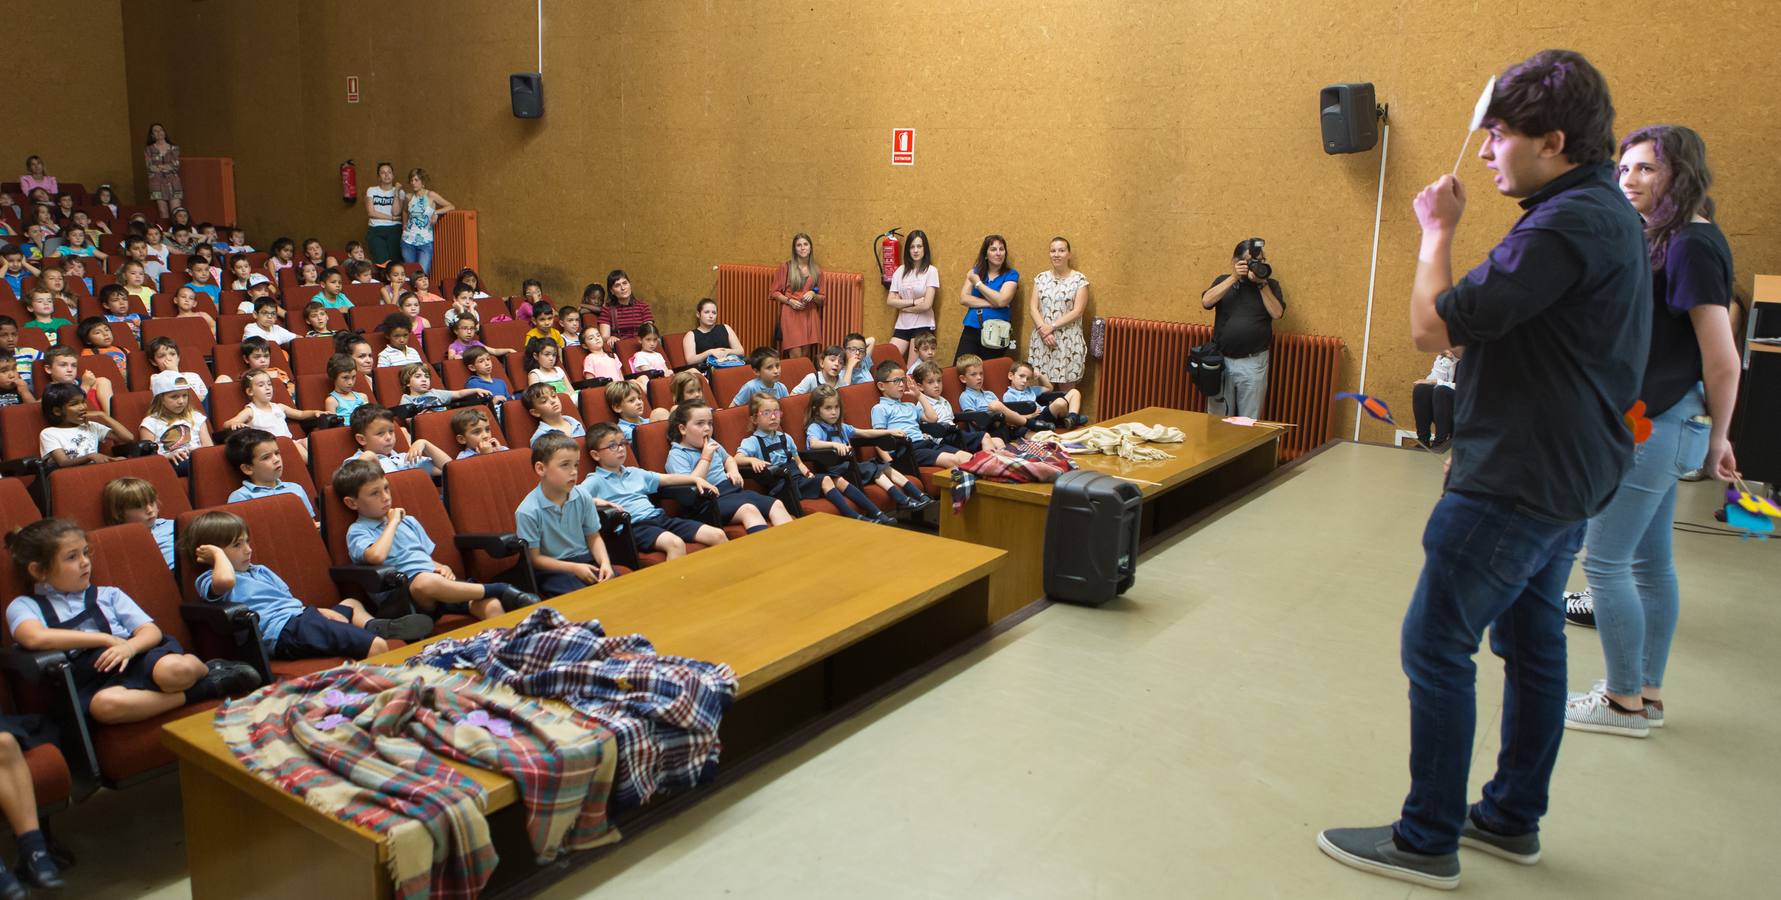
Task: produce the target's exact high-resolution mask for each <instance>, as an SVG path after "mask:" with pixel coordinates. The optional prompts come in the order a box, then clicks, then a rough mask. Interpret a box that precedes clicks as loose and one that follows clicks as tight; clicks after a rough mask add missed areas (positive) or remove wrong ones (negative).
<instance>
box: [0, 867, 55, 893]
mask: <svg viewBox="0 0 1781 900" xmlns="http://www.w3.org/2000/svg"><path fill="white" fill-rule="evenodd" d="M57 884H58V885H60V882H58V883H57ZM28 893H29V892H27V891H26V890H25V886H24V885H22V884H19V880H18V878H17V877H15V876H14V875H13V874H12V873H11V872H9V871H7V870H6V869H5V868H3V867H0V900H25V897H26V896H27V894H28Z"/></svg>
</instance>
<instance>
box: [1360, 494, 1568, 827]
mask: <svg viewBox="0 0 1781 900" xmlns="http://www.w3.org/2000/svg"><path fill="white" fill-rule="evenodd" d="M1583 530H1584V523H1583V522H1581V521H1575V522H1561V521H1556V520H1554V519H1551V518H1548V517H1546V516H1542V515H1539V514H1537V513H1533V512H1530V511H1528V510H1525V509H1523V508H1521V507H1519V506H1517V505H1516V504H1515V503H1514V502H1513V501H1511V500H1507V499H1502V498H1494V497H1477V496H1469V495H1465V494H1455V493H1449V494H1447V495H1446V496H1444V497H1442V498H1441V500H1440V502H1439V503H1437V504H1435V510H1434V512H1433V513H1431V514H1430V515H1429V522H1428V527H1427V529H1425V530H1424V531H1423V534H1422V546H1423V551H1424V553H1425V554H1426V557H1425V561H1424V563H1423V567H1422V576H1421V577H1420V578H1419V579H1418V580H1417V582H1416V595H1415V597H1414V598H1412V599H1411V601H1410V610H1409V612H1407V613H1405V615H1404V631H1403V643H1402V647H1401V652H1402V656H1403V665H1404V674H1405V675H1408V676H1409V677H1410V794H1409V796H1408V797H1406V798H1404V810H1403V814H1402V818H1400V819H1399V820H1398V822H1397V825H1396V826H1395V828H1396V831H1397V836H1398V839H1399V841H1400V842H1402V843H1403V844H1404V845H1405V847H1406V849H1410V850H1413V851H1416V852H1418V853H1429V854H1445V853H1452V852H1454V851H1455V850H1456V849H1458V847H1459V832H1460V829H1461V827H1463V826H1464V825H1465V820H1466V779H1467V776H1468V774H1469V772H1470V770H1471V763H1472V734H1473V731H1474V729H1475V728H1476V726H1477V716H1478V711H1477V696H1476V683H1477V681H1476V679H1477V666H1476V665H1475V664H1474V663H1473V661H1472V657H1473V655H1475V654H1476V653H1477V652H1478V644H1479V640H1480V639H1481V638H1482V636H1483V634H1484V628H1485V626H1487V625H1488V626H1490V650H1491V652H1492V653H1495V654H1496V655H1497V656H1500V657H1502V659H1503V670H1504V679H1503V736H1502V742H1503V749H1502V752H1501V753H1500V754H1498V756H1497V772H1496V777H1494V778H1492V779H1491V781H1490V783H1489V784H1487V785H1485V786H1484V799H1483V801H1482V802H1480V803H1479V805H1478V813H1479V816H1480V817H1481V818H1482V819H1483V820H1484V822H1485V823H1486V825H1487V826H1488V827H1490V828H1491V829H1492V830H1495V831H1498V832H1500V833H1503V834H1526V833H1528V832H1531V831H1534V830H1536V829H1537V828H1538V827H1539V822H1540V817H1541V816H1542V815H1544V814H1545V812H1546V788H1547V784H1548V782H1550V781H1551V779H1552V764H1553V762H1554V761H1555V760H1557V759H1558V742H1559V737H1560V736H1561V735H1563V733H1564V718H1565V714H1564V706H1565V634H1564V628H1565V619H1564V607H1563V604H1562V601H1561V599H1560V595H1561V594H1562V592H1563V591H1564V586H1565V579H1566V578H1568V577H1569V576H1570V573H1571V564H1572V562H1573V561H1574V560H1575V559H1576V557H1577V547H1578V545H1579V544H1581V543H1582V540H1583Z"/></svg>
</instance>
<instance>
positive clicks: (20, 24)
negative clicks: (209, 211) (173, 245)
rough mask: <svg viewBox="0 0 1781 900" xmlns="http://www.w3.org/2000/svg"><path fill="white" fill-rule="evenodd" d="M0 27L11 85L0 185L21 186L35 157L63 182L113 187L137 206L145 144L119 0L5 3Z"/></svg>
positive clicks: (0, 136) (1, 134)
mask: <svg viewBox="0 0 1781 900" xmlns="http://www.w3.org/2000/svg"><path fill="white" fill-rule="evenodd" d="M0 20H3V21H4V22H5V23H6V32H5V33H6V60H7V66H6V68H7V73H8V79H7V80H8V82H9V83H8V84H7V87H6V99H5V100H4V102H0V109H4V110H5V115H4V121H5V124H4V125H3V126H0V181H17V180H18V178H19V176H20V175H23V174H25V157H27V156H30V155H32V154H37V155H38V156H41V157H43V162H44V165H45V166H46V167H47V168H48V169H49V173H50V174H51V175H54V176H56V177H57V178H59V179H61V180H63V181H75V182H79V183H81V184H83V185H86V187H87V189H88V190H91V189H93V188H94V187H97V186H98V185H100V184H107V183H108V184H111V185H112V186H113V187H115V188H117V190H118V193H119V194H120V195H121V196H122V197H123V198H124V199H125V201H126V202H128V201H130V200H131V199H133V198H134V196H135V194H136V185H135V183H134V180H133V178H132V175H131V172H132V169H131V159H132V157H134V158H135V159H136V161H137V163H138V164H140V162H141V157H142V138H141V137H140V136H132V133H131V126H130V119H129V113H128V105H127V103H128V101H127V99H126V95H125V91H124V22H123V14H122V13H121V12H120V5H119V0H96V2H92V3H5V4H0ZM145 131H146V129H145ZM144 188H145V191H144V193H143V199H145V200H146V199H147V197H148V195H147V193H146V185H144ZM14 199H15V200H16V199H19V198H14Z"/></svg>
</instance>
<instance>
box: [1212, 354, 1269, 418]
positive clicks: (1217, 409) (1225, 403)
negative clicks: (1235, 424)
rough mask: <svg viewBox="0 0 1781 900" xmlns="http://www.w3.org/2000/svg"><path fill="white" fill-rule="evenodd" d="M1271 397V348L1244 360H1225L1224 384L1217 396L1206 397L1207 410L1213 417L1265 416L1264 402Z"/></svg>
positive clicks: (1227, 358)
mask: <svg viewBox="0 0 1781 900" xmlns="http://www.w3.org/2000/svg"><path fill="white" fill-rule="evenodd" d="M1267 396H1268V351H1266V350H1263V351H1262V352H1260V353H1257V354H1256V355H1254V356H1245V357H1243V358H1242V359H1231V358H1230V357H1228V356H1227V357H1225V360H1224V385H1223V389H1222V390H1220V391H1219V392H1218V396H1216V397H1208V398H1206V412H1208V413H1210V414H1211V415H1214V416H1220V417H1222V416H1248V417H1250V418H1251V419H1259V418H1261V417H1262V401H1263V400H1265V399H1267Z"/></svg>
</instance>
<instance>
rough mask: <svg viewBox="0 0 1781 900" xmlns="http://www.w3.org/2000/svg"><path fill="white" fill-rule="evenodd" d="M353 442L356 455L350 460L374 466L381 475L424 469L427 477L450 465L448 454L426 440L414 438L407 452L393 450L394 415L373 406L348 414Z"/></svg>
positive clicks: (394, 436)
mask: <svg viewBox="0 0 1781 900" xmlns="http://www.w3.org/2000/svg"><path fill="white" fill-rule="evenodd" d="M348 424H349V425H350V426H351V427H352V437H353V440H355V441H357V442H358V443H359V452H358V453H356V454H354V455H353V459H363V460H369V461H371V462H374V463H377V464H378V465H379V466H381V467H382V468H383V470H384V471H385V472H400V471H403V470H404V469H424V470H426V473H427V474H428V475H432V474H434V473H436V472H439V471H442V470H443V469H444V468H445V464H446V463H449V462H451V454H449V453H447V452H445V448H443V447H439V446H437V445H435V444H434V443H433V442H432V441H429V440H427V439H426V438H417V439H416V440H414V441H412V442H410V443H409V445H408V449H407V450H397V449H396V414H395V413H393V412H390V411H389V410H388V409H386V408H384V407H381V406H378V405H377V404H375V403H367V404H365V405H364V406H361V407H359V408H358V409H355V410H353V411H352V419H350V420H349V422H348Z"/></svg>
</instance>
